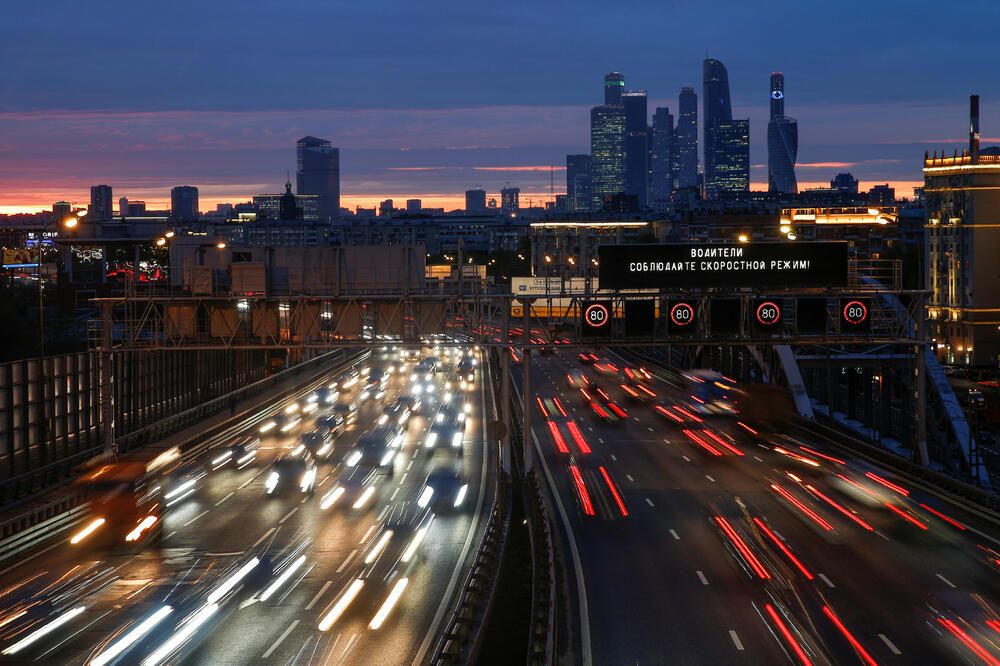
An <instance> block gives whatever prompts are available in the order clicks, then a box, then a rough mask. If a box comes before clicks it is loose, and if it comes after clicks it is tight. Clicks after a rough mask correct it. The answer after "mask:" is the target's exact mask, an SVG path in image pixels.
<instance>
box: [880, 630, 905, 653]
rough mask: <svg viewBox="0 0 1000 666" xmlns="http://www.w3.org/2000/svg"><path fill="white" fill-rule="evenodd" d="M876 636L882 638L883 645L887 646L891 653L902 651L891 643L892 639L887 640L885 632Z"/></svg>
mask: <svg viewBox="0 0 1000 666" xmlns="http://www.w3.org/2000/svg"><path fill="white" fill-rule="evenodd" d="M878 637H879V638H881V639H882V642H883V643H885V646H886V647H887V648H889V649H890V650H891V651H892V653H893V654H903V653H902V652H900V651H899V648H898V647H896V646H895V645H893V643H892V641H890V640H889V637H888V636H886V635H885V634H879V635H878Z"/></svg>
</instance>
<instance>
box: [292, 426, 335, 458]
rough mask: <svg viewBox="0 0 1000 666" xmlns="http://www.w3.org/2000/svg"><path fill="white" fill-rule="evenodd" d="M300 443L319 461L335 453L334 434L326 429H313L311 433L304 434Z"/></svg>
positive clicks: (300, 438)
mask: <svg viewBox="0 0 1000 666" xmlns="http://www.w3.org/2000/svg"><path fill="white" fill-rule="evenodd" d="M299 442H300V443H301V444H302V446H304V447H306V450H308V451H309V452H310V453H311V454H313V457H315V458H316V459H317V460H322V459H324V458H326V457H327V456H328V455H330V452H331V451H333V434H332V433H331V432H330V431H329V430H328V429H326V428H313V429H312V430H310V431H309V432H305V433H302V435H301V436H300V437H299Z"/></svg>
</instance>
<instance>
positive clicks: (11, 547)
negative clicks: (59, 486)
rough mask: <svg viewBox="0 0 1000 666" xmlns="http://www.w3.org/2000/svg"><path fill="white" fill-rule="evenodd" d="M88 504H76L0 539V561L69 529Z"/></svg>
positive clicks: (84, 511) (78, 520)
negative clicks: (7, 537) (8, 537)
mask: <svg viewBox="0 0 1000 666" xmlns="http://www.w3.org/2000/svg"><path fill="white" fill-rule="evenodd" d="M88 504H89V502H82V503H81V504H77V505H76V506H74V507H73V508H71V509H68V510H66V511H63V512H62V513H58V514H56V515H54V516H52V517H50V518H47V519H45V520H43V521H42V522H40V523H36V524H34V525H32V526H31V527H28V528H25V529H22V530H19V531H17V532H16V533H15V536H13V537H11V538H10V539H4V540H3V541H0V562H3V561H5V560H8V559H10V558H12V557H14V556H15V555H18V554H20V553H23V552H24V551H26V550H29V549H31V548H34V547H35V546H37V545H38V544H40V543H42V542H43V541H47V540H48V539H51V538H52V537H53V536H55V535H57V534H60V533H61V532H65V531H67V530H69V529H71V528H72V527H74V526H75V525H77V524H78V523H79V522H80V519H81V518H83V516H84V515H85V514H86V510H87V505H88ZM5 526H6V525H5Z"/></svg>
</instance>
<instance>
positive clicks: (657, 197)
mask: <svg viewBox="0 0 1000 666" xmlns="http://www.w3.org/2000/svg"><path fill="white" fill-rule="evenodd" d="M675 143H676V141H675V139H674V117H673V116H672V115H670V109H668V108H667V107H665V106H660V107H657V108H656V111H654V112H653V125H652V127H651V132H650V136H649V172H650V182H649V187H650V196H651V197H652V200H653V201H654V202H657V201H669V200H670V195H671V193H672V192H673V191H674V171H673V164H674V157H675V156H674V144H675Z"/></svg>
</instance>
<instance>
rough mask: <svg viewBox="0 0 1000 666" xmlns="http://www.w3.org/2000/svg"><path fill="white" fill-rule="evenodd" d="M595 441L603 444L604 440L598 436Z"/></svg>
mask: <svg viewBox="0 0 1000 666" xmlns="http://www.w3.org/2000/svg"><path fill="white" fill-rule="evenodd" d="M597 441H598V442H600V443H601V444H603V443H604V440H603V439H601V438H600V437H598V438H597ZM611 457H612V458H614V456H611Z"/></svg>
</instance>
